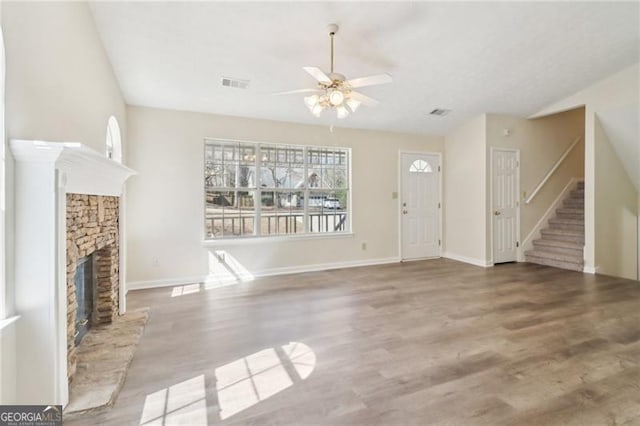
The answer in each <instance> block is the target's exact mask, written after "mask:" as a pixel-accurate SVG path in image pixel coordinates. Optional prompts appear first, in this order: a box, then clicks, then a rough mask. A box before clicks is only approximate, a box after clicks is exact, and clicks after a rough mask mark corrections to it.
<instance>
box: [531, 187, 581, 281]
mask: <svg viewBox="0 0 640 426" xmlns="http://www.w3.org/2000/svg"><path fill="white" fill-rule="evenodd" d="M540 232H541V234H542V238H540V239H538V240H535V241H534V242H533V250H528V251H526V252H525V260H526V261H527V262H531V263H538V264H540V265H547V266H554V267H556V268H563V269H570V270H572V271H580V272H582V269H583V267H584V258H583V249H584V182H579V183H578V186H577V188H576V189H575V190H573V191H571V194H570V195H569V197H567V198H566V199H565V200H564V201H563V205H562V207H560V208H558V209H557V210H556V217H554V218H553V219H549V227H548V228H545V229H543V230H542V231H540Z"/></svg>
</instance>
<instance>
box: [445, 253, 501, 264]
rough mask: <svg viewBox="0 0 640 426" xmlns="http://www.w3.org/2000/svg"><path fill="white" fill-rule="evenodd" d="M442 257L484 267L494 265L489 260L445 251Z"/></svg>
mask: <svg viewBox="0 0 640 426" xmlns="http://www.w3.org/2000/svg"><path fill="white" fill-rule="evenodd" d="M442 257H446V258H447V259H451V260H457V261H458V262H464V263H469V264H471V265H475V266H482V267H483V268H488V267H491V266H493V263H492V262H490V261H487V260H482V259H476V258H473V257H466V256H460V255H458V254H455V253H451V252H447V251H445V252H444V254H443V255H442Z"/></svg>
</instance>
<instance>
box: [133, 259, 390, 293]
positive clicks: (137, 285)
mask: <svg viewBox="0 0 640 426" xmlns="http://www.w3.org/2000/svg"><path fill="white" fill-rule="evenodd" d="M399 262H400V258H399V257H388V258H382V259H365V260H352V261H348V262H332V263H321V264H314V265H300V266H287V267H281V268H269V269H264V270H262V271H257V272H254V273H252V274H251V275H252V276H253V277H254V278H259V277H269V276H274V275H288V274H299V273H302V272H317V271H327V270H331V269H342V268H356V267H359V266H373V265H386V264H389V263H399ZM209 279H210V277H209V276H208V275H199V276H191V277H182V278H168V279H160V280H147V281H133V282H129V283H127V291H129V290H143V289H149V288H159V287H169V286H177V285H185V284H195V283H202V282H207V281H208V280H209Z"/></svg>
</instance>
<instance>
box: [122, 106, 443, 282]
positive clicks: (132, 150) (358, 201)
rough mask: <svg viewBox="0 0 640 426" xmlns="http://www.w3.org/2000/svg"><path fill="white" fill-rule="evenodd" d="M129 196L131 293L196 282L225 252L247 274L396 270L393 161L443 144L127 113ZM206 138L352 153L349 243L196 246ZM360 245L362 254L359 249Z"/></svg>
mask: <svg viewBox="0 0 640 426" xmlns="http://www.w3.org/2000/svg"><path fill="white" fill-rule="evenodd" d="M127 122H128V137H127V140H128V141H129V148H128V155H129V157H128V158H129V166H130V167H132V168H133V169H135V170H137V171H138V172H139V175H138V176H134V177H133V178H132V179H131V180H130V184H129V186H128V192H127V197H128V198H127V226H128V232H127V246H128V253H129V254H128V259H127V268H128V279H127V281H128V282H129V284H130V288H134V287H136V286H137V287H140V286H145V285H153V284H162V283H167V282H181V281H185V280H187V281H188V280H192V279H193V280H196V279H203V277H207V276H209V274H213V273H214V272H215V271H214V269H215V267H216V264H217V262H216V261H215V260H214V257H213V254H212V253H214V252H215V251H216V250H224V251H225V252H226V253H227V256H228V255H231V256H232V257H233V258H235V259H236V260H237V261H238V262H239V264H241V265H242V266H243V267H244V268H246V269H247V270H248V271H249V272H250V273H251V274H263V273H272V272H278V271H286V270H290V269H291V268H294V269H295V268H310V267H313V265H324V264H340V263H344V264H349V263H352V264H353V263H360V262H362V263H368V262H377V261H397V260H398V212H399V206H398V200H397V199H392V193H393V192H396V191H398V166H397V165H398V155H399V154H398V151H399V150H401V149H404V150H420V151H432V152H441V151H442V148H443V138H442V137H439V136H433V137H429V136H422V135H409V134H399V133H390V132H378V131H365V130H354V129H341V128H335V129H334V131H333V132H331V131H330V130H329V128H327V127H324V126H310V125H301V124H290V123H283V122H275V121H267V120H254V119H245V118H237V117H227V116H220V115H213V114H201V113H191V112H178V111H168V110H159V109H151V108H143V107H129V108H128V117H127ZM205 137H215V138H229V139H236V140H254V141H266V142H282V143H291V144H310V145H326V146H341V147H348V148H351V149H352V167H353V173H352V201H353V222H352V224H353V233H354V235H353V236H346V237H337V238H322V239H317V238H316V239H306V240H287V241H278V242H275V241H274V240H268V239H261V241H256V240H250V241H246V242H242V243H241V244H239V243H237V242H217V243H216V246H215V247H205V246H203V243H202V240H203V235H204V229H203V226H204V225H203V222H204V219H203V210H204V209H203V203H204V201H203V149H204V148H203V146H204V141H203V139H204V138H205ZM363 242H366V243H367V249H366V250H362V249H361V244H362V243H363Z"/></svg>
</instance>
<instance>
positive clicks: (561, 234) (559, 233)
mask: <svg viewBox="0 0 640 426" xmlns="http://www.w3.org/2000/svg"><path fill="white" fill-rule="evenodd" d="M540 233H541V234H542V238H543V239H548V240H555V241H567V242H574V243H580V244H584V231H582V232H581V231H572V230H567V229H554V228H547V229H543V230H542V231H540Z"/></svg>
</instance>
